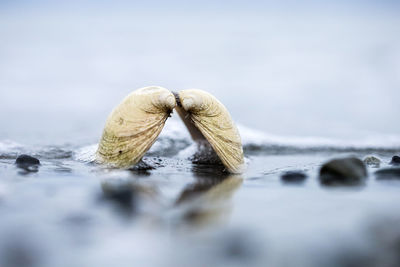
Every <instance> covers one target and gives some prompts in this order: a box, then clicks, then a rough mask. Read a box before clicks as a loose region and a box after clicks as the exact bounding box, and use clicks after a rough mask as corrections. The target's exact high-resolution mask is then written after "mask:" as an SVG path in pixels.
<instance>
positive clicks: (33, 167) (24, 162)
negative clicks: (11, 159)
mask: <svg viewBox="0 0 400 267" xmlns="http://www.w3.org/2000/svg"><path fill="white" fill-rule="evenodd" d="M15 164H16V165H17V167H18V168H20V169H23V170H24V172H22V173H21V174H27V173H30V172H37V171H38V170H39V165H40V161H39V160H38V159H37V158H34V157H32V156H29V155H20V156H18V157H17V159H16V160H15Z"/></svg>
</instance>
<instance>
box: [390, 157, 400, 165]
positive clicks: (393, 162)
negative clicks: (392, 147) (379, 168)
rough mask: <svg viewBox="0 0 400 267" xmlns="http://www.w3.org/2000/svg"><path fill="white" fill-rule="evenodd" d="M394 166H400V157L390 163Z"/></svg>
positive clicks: (394, 158)
mask: <svg viewBox="0 0 400 267" xmlns="http://www.w3.org/2000/svg"><path fill="white" fill-rule="evenodd" d="M390 164H392V165H400V157H399V156H393V158H392V161H391V162H390Z"/></svg>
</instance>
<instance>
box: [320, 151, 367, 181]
mask: <svg viewBox="0 0 400 267" xmlns="http://www.w3.org/2000/svg"><path fill="white" fill-rule="evenodd" d="M366 177H367V168H366V167H365V165H364V163H363V162H362V161H361V160H360V159H358V158H354V157H349V158H342V159H333V160H331V161H329V162H327V163H325V164H324V165H323V166H322V167H321V169H320V173H319V180H320V182H321V183H322V184H324V185H358V184H360V183H362V182H363V181H364V180H365V178H366Z"/></svg>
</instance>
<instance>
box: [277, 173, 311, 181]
mask: <svg viewBox="0 0 400 267" xmlns="http://www.w3.org/2000/svg"><path fill="white" fill-rule="evenodd" d="M306 178H307V175H306V174H305V173H304V172H302V171H288V172H285V173H283V174H282V175H281V180H282V181H283V182H284V183H302V182H304V181H305V179H306Z"/></svg>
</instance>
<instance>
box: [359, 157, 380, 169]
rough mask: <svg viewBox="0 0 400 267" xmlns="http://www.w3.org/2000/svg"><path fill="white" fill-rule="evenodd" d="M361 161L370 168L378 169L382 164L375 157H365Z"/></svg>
mask: <svg viewBox="0 0 400 267" xmlns="http://www.w3.org/2000/svg"><path fill="white" fill-rule="evenodd" d="M363 161H364V163H365V164H366V165H367V166H370V167H372V168H379V167H380V165H381V162H382V161H381V160H380V159H379V158H377V157H375V156H367V157H365V158H364V160H363Z"/></svg>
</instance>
